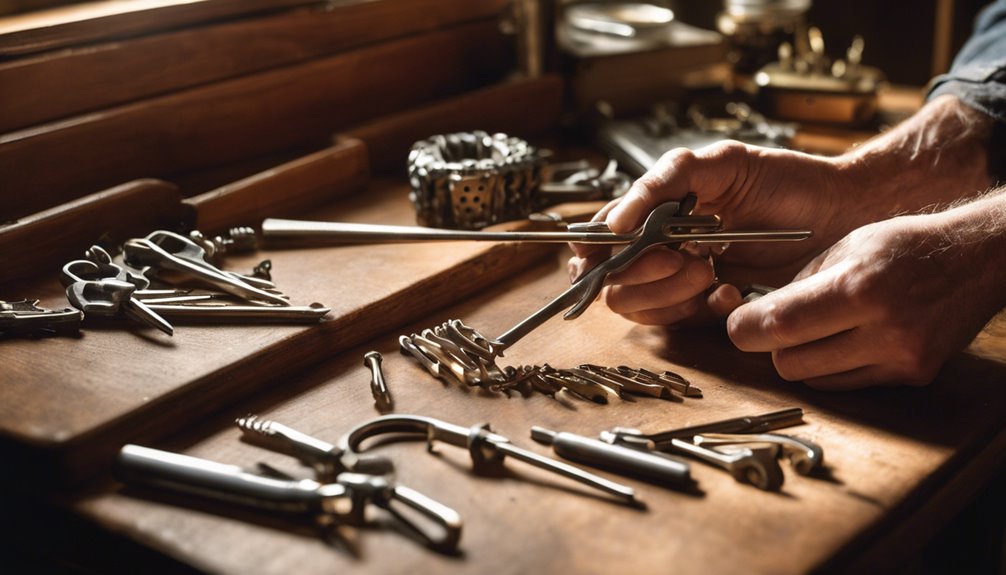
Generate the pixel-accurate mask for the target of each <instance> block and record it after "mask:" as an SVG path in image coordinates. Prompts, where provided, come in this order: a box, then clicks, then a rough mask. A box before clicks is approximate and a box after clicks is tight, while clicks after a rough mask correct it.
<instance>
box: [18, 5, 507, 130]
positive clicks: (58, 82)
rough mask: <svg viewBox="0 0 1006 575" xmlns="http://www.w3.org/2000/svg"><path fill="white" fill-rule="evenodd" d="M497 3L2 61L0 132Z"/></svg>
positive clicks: (315, 16) (477, 13)
mask: <svg viewBox="0 0 1006 575" xmlns="http://www.w3.org/2000/svg"><path fill="white" fill-rule="evenodd" d="M505 3H506V2H505V0H482V1H479V2H472V1H470V0H381V1H379V2H357V3H352V4H347V5H342V6H338V7H335V8H332V7H328V8H326V7H325V6H323V5H322V3H315V4H314V6H313V7H312V8H311V9H302V10H296V11H290V12H282V13H279V14H269V15H266V16H259V17H254V18H246V19H239V20H228V21H224V22H213V21H211V22H210V23H209V24H202V25H200V26H198V27H193V28H183V29H180V30H174V31H169V32H165V33H161V34H155V35H149V36H143V37H139V38H134V39H129V40H120V41H115V42H108V43H105V44H98V45H92V46H89V47H88V48H87V49H86V50H81V49H79V48H68V49H64V50H60V51H55V52H47V53H44V54H40V55H37V56H33V57H30V58H19V59H14V60H10V61H7V62H2V63H0V85H2V86H7V87H25V89H5V90H0V133H3V132H9V131H12V130H15V129H18V128H23V127H27V126H31V125H34V124H40V123H43V122H47V121H51V120H55V119H58V118H63V117H67V116H72V115H76V114H81V113H84V112H89V111H93V110H98V109H101V108H107V107H110V106H113V105H118V104H124V103H126V102H130V101H133V100H138V99H141V98H147V97H151V96H156V95H161V94H166V93H170V92H175V91H178V90H181V89H184V88H188V87H193V86H198V85H200V84H206V83H210V82H216V81H220V80H223V79H227V78H233V77H237V76H242V75H245V74H249V73H253V72H257V71H262V70H267V69H270V68H276V67H279V66H287V65H291V64H296V63H300V62H303V61H306V60H309V59H312V58H318V57H320V56H326V55H329V54H333V53H335V52H341V51H345V50H349V49H352V48H355V47H359V46H362V45H364V44H370V43H376V42H381V41H387V40H390V39H393V38H400V37H403V36H408V35H412V34H419V33H424V32H430V31H433V30H436V29H439V28H445V27H448V26H451V25H454V24H458V23H460V22H470V21H473V20H478V19H483V18H493V17H496V16H497V15H498V13H499V12H500V11H501V10H502V7H503V6H504V5H505ZM204 4H205V2H204ZM287 4H289V2H287ZM0 29H2V26H0ZM2 39H3V36H0V45H2ZM0 53H2V50H0ZM27 87H30V89H27Z"/></svg>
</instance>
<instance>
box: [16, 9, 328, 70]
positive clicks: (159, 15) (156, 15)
mask: <svg viewBox="0 0 1006 575" xmlns="http://www.w3.org/2000/svg"><path fill="white" fill-rule="evenodd" d="M318 3H319V2H317V0H314V1H312V0H106V1H100V2H86V3H79V4H74V5H70V6H62V7H59V8H52V9H49V10H44V11H37V12H30V13H27V14H20V15H16V16H9V17H7V18H3V19H0V56H12V55H17V54H26V53H31V52H38V51H41V50H52V49H55V48H61V47H65V46H73V45H77V44H84V43H87V42H94V41H98V40H107V39H111V38H121V37H124V36H131V35H135V34H143V33H150V32H155V31H158V30H167V29H171V28H176V27H180V26H186V25H191V24H195V23H199V22H206V21H210V20H215V19H220V18H232V17H235V16H243V15H248V14H254V13H261V12H265V11H269V10H279V9H283V8H289V7H291V6H298V5H304V4H318Z"/></svg>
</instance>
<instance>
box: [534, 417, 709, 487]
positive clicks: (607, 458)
mask: <svg viewBox="0 0 1006 575" xmlns="http://www.w3.org/2000/svg"><path fill="white" fill-rule="evenodd" d="M531 439H534V440H535V441H537V442H539V443H543V444H545V445H551V446H552V450H553V451H555V453H556V455H558V456H560V457H563V458H565V459H569V460H571V461H575V462H577V463H583V464H585V465H590V466H592V467H600V468H601V469H609V470H611V471H615V472H616V473H622V474H628V475H632V476H637V477H643V478H646V479H649V480H652V481H655V482H657V483H660V484H667V485H677V486H684V485H689V484H691V483H692V478H691V468H690V467H689V465H688V464H687V463H685V462H683V461H680V460H678V459H673V458H671V457H668V456H666V455H664V454H661V453H647V452H645V451H641V450H639V449H632V448H629V447H623V446H621V445H613V444H610V443H605V442H603V441H598V440H596V439H591V438H589V437H584V436H582V435H576V434H575V433H568V432H565V431H551V430H549V429H545V428H543V427H537V426H536V427H532V428H531Z"/></svg>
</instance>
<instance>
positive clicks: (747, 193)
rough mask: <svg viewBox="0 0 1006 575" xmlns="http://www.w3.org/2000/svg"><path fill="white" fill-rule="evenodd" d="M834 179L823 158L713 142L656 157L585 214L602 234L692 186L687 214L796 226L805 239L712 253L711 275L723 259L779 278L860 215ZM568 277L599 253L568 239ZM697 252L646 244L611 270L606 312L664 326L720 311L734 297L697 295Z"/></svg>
mask: <svg viewBox="0 0 1006 575" xmlns="http://www.w3.org/2000/svg"><path fill="white" fill-rule="evenodd" d="M840 182H842V165H841V164H840V163H839V162H838V161H836V160H834V159H829V158H821V157H815V156H809V155H806V154H801V153H798V152H792V151H784V150H774V149H767V148H759V147H755V146H747V145H744V144H741V143H739V142H723V143H720V144H715V145H713V146H709V147H707V148H703V149H701V150H698V151H695V152H692V151H690V150H687V149H684V148H681V149H676V150H672V151H671V152H668V153H667V154H665V155H664V156H663V157H662V158H661V159H660V161H659V162H658V164H657V165H656V166H655V167H654V168H653V169H652V170H650V171H649V172H648V173H647V174H646V175H644V176H643V177H642V178H640V179H639V180H637V181H636V182H635V183H634V184H633V186H632V188H631V189H630V191H629V192H628V193H627V194H626V195H625V196H624V197H622V198H620V199H619V200H616V201H614V202H612V203H610V204H608V206H606V207H605V208H604V209H602V210H601V211H600V212H598V214H597V215H595V217H594V219H595V220H604V221H606V223H607V224H608V226H609V227H610V228H611V229H612V231H614V232H616V233H624V232H628V231H631V230H633V229H635V228H636V227H638V226H639V225H640V224H641V223H642V221H643V220H644V219H645V217H646V215H647V214H649V212H650V211H651V210H653V208H655V207H656V206H657V205H659V204H661V203H663V202H666V201H670V200H677V199H680V198H682V197H684V196H685V194H687V193H689V192H692V193H695V194H696V196H697V197H698V204H697V206H696V209H695V211H694V212H693V213H696V214H717V215H719V216H720V217H721V218H723V220H724V223H725V224H726V226H727V227H728V228H731V229H769V228H775V229H778V228H804V229H812V230H813V231H814V234H815V235H814V237H813V238H812V239H810V240H806V241H802V242H796V243H786V244H778V243H763V244H738V245H734V246H731V247H730V249H729V250H728V251H726V252H725V253H724V254H723V255H722V256H719V258H718V263H717V271H718V273H719V274H720V276H721V278H722V279H727V280H729V279H730V274H731V271H732V269H731V265H732V264H745V267H748V268H760V269H762V270H768V271H770V272H772V273H774V274H775V275H776V276H781V277H782V281H788V280H789V279H790V278H791V277H792V276H793V274H795V273H796V272H797V271H798V270H799V269H800V268H801V267H802V266H803V265H804V264H806V263H807V261H809V260H810V259H811V258H812V257H813V256H814V255H816V254H817V253H819V252H820V251H821V250H823V249H824V247H826V246H828V245H831V243H833V242H834V241H836V240H837V239H838V238H840V237H842V235H844V234H845V233H846V232H847V231H848V230H850V229H852V228H854V227H856V225H857V223H858V221H859V220H858V219H857V218H858V217H859V216H861V214H860V212H858V211H857V210H854V209H852V207H851V206H848V207H847V204H850V203H851V201H852V199H853V194H851V193H849V192H848V190H847V189H846V187H844V186H843V185H842V184H841V183H840ZM573 249H574V252H575V253H576V257H574V258H573V259H571V260H570V274H571V279H575V277H577V276H579V275H580V274H581V273H583V272H584V271H586V270H587V269H590V268H591V267H593V265H594V264H595V263H596V260H597V258H600V257H605V256H606V255H607V254H606V253H605V252H604V251H602V250H600V249H598V248H597V247H596V246H585V245H574V246H573ZM714 276H715V274H714V272H713V269H712V267H711V265H710V262H709V261H708V259H707V258H704V257H699V256H696V255H694V254H690V253H685V252H681V251H677V250H672V249H667V248H655V249H652V250H650V251H649V252H648V253H646V254H645V255H643V256H642V257H641V258H640V259H639V260H638V261H637V262H636V263H635V264H634V265H633V266H632V267H630V268H629V269H627V270H625V271H623V272H621V273H618V274H613V275H612V277H610V278H609V285H608V286H607V287H606V288H605V289H604V291H603V292H602V297H603V298H604V299H605V301H606V302H607V304H608V306H609V307H611V309H612V310H613V311H615V312H616V313H619V314H622V315H624V316H626V317H627V318H629V319H631V320H633V321H636V322H639V323H644V324H671V323H676V322H678V321H680V320H683V319H686V318H695V317H704V316H707V315H709V312H710V309H709V308H708V304H712V306H713V307H712V310H711V311H713V312H717V313H718V314H719V315H723V316H725V315H726V314H727V313H728V312H729V311H730V310H732V309H733V308H734V307H736V306H737V305H739V303H740V293H739V291H738V290H737V289H736V288H734V287H733V286H731V285H724V286H721V287H720V289H718V290H717V291H716V292H714V293H713V295H712V296H710V298H709V300H708V301H707V299H706V290H707V288H709V286H710V285H711V283H712V282H713V279H714Z"/></svg>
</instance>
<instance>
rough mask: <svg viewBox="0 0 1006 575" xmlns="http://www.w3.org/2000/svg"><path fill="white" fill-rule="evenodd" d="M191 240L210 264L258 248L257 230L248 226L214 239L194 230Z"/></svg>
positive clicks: (232, 230)
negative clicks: (224, 257) (204, 254)
mask: <svg viewBox="0 0 1006 575" xmlns="http://www.w3.org/2000/svg"><path fill="white" fill-rule="evenodd" d="M189 239H190V240H192V241H193V242H195V243H197V244H199V245H200V246H201V247H202V248H203V250H204V251H205V252H206V258H207V259H208V261H210V262H217V261H218V260H219V259H220V256H222V255H224V254H232V253H237V252H248V251H254V250H255V249H257V248H258V238H256V236H255V229H254V228H251V227H248V226H236V227H233V228H230V229H229V230H227V232H226V233H224V234H221V235H218V236H213V237H212V238H211V237H208V236H207V235H206V234H204V233H203V232H201V231H199V230H192V231H191V232H189ZM266 279H269V278H266Z"/></svg>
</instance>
